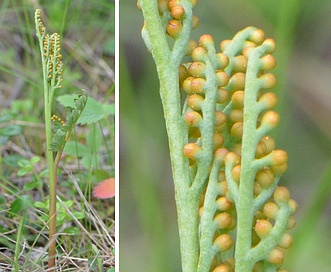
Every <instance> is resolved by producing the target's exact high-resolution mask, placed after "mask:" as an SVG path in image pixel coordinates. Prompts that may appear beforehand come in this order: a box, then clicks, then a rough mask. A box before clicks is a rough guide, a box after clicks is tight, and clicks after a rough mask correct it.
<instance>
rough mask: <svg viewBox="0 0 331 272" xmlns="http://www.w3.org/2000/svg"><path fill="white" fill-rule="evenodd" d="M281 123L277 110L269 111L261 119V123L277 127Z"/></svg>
mask: <svg viewBox="0 0 331 272" xmlns="http://www.w3.org/2000/svg"><path fill="white" fill-rule="evenodd" d="M278 123H279V114H278V113H277V112H275V111H267V112H266V113H265V114H264V115H263V117H262V120H261V125H266V126H268V127H272V128H273V127H275V126H277V125H278Z"/></svg>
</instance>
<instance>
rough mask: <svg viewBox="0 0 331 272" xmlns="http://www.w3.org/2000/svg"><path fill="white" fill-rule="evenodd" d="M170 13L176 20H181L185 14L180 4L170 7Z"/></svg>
mask: <svg viewBox="0 0 331 272" xmlns="http://www.w3.org/2000/svg"><path fill="white" fill-rule="evenodd" d="M170 14H171V16H172V17H174V18H175V19H177V20H181V19H182V18H183V17H184V15H185V9H184V8H183V7H182V6H181V5H175V6H173V7H172V8H171V11H170Z"/></svg>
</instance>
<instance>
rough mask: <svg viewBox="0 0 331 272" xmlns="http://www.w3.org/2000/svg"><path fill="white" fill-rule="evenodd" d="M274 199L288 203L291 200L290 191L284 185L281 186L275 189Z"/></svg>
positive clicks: (277, 201)
mask: <svg viewBox="0 0 331 272" xmlns="http://www.w3.org/2000/svg"><path fill="white" fill-rule="evenodd" d="M274 200H275V202H276V203H288V202H289V200H290V192H289V190H288V189H287V188H286V187H284V186H279V187H277V188H276V189H275V191H274Z"/></svg>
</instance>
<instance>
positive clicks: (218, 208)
mask: <svg viewBox="0 0 331 272" xmlns="http://www.w3.org/2000/svg"><path fill="white" fill-rule="evenodd" d="M196 3H197V0H158V1H156V0H139V1H138V4H137V5H138V8H139V9H141V10H142V12H143V16H144V20H145V21H144V26H143V28H142V37H143V39H144V42H145V44H146V46H147V48H148V50H149V51H150V52H151V54H152V56H153V59H154V61H155V64H156V69H157V72H158V77H159V82H160V95H161V100H162V104H163V109H164V118H165V121H166V129H167V134H168V139H169V148H170V157H171V163H172V172H173V179H174V185H175V197H176V206H177V213H178V227H179V236H180V249H181V259H182V271H183V272H195V271H196V272H207V271H213V272H221V271H237V272H248V271H286V270H285V269H283V268H282V264H283V262H284V253H285V251H286V250H287V249H288V248H290V247H291V245H292V242H293V239H292V236H291V235H290V234H289V232H288V230H290V229H291V228H293V227H294V225H295V220H294V218H293V214H294V213H295V212H296V210H297V203H296V202H295V201H294V200H293V199H291V198H290V193H289V191H288V190H287V189H286V188H285V187H283V186H279V185H278V183H279V180H280V177H281V175H282V174H283V173H284V172H285V171H286V169H287V160H288V157H287V153H286V152H285V151H283V150H280V149H276V144H275V140H274V139H273V138H272V137H271V136H268V133H269V132H270V131H271V130H272V129H273V128H274V127H275V126H276V125H277V124H278V123H279V115H278V113H277V112H276V111H273V110H272V108H274V107H275V106H276V104H277V96H276V95H275V94H274V93H272V92H270V91H269V89H271V88H272V87H274V86H275V85H276V78H275V76H274V75H273V74H272V73H271V71H272V70H273V69H274V68H275V66H276V61H275V58H274V57H273V56H272V53H273V52H274V50H275V42H274V40H272V39H266V38H265V37H264V33H263V31H262V30H260V29H257V28H255V27H247V28H246V29H244V30H242V31H240V32H238V33H237V34H236V35H235V36H234V37H233V39H232V40H225V41H223V42H221V44H220V50H217V49H216V48H215V44H214V41H213V38H212V37H211V36H210V35H203V36H201V38H200V40H199V42H198V43H197V42H195V41H193V40H192V39H191V38H190V34H191V31H192V29H194V28H195V27H197V25H198V21H199V20H198V18H197V17H195V16H194V15H193V8H194V7H195V6H196ZM167 36H168V37H171V38H172V39H173V40H172V41H171V40H170V39H169V38H168V37H167ZM185 56H190V59H191V60H190V61H188V62H185V63H183V59H184V57H185ZM183 97H184V98H185V99H182V98H183ZM183 101H184V102H183Z"/></svg>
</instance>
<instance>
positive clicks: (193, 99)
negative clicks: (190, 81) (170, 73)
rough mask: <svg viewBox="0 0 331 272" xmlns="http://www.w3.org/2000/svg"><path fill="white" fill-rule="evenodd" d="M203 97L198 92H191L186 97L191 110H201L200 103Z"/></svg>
mask: <svg viewBox="0 0 331 272" xmlns="http://www.w3.org/2000/svg"><path fill="white" fill-rule="evenodd" d="M204 100H205V99H204V98H203V97H202V96H201V95H199V94H192V95H190V96H189V97H188V99H187V105H188V106H189V107H190V108H192V109H193V110H196V111H197V110H201V105H202V103H203V101H204Z"/></svg>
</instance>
